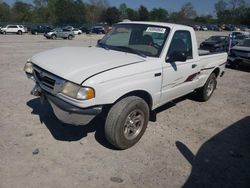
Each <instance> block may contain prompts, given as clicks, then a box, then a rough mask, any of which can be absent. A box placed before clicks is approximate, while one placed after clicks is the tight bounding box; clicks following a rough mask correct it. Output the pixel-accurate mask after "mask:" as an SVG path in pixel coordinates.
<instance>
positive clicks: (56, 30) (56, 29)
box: [52, 28, 62, 32]
mask: <svg viewBox="0 0 250 188" xmlns="http://www.w3.org/2000/svg"><path fill="white" fill-rule="evenodd" d="M60 31H62V29H61V28H55V29H53V30H52V32H60Z"/></svg>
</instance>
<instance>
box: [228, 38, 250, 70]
mask: <svg viewBox="0 0 250 188" xmlns="http://www.w3.org/2000/svg"><path fill="white" fill-rule="evenodd" d="M241 64H247V65H250V38H246V39H244V40H243V41H242V42H241V43H239V44H237V45H236V46H234V47H233V48H231V50H230V52H229V55H228V62H227V65H228V66H230V67H232V68H238V67H239V66H240V65H241Z"/></svg>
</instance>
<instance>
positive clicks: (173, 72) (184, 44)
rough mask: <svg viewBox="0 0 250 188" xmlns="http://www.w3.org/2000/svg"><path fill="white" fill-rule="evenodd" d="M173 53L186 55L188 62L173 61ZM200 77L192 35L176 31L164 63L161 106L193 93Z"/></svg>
mask: <svg viewBox="0 0 250 188" xmlns="http://www.w3.org/2000/svg"><path fill="white" fill-rule="evenodd" d="M173 52H178V53H181V54H183V55H184V54H185V59H186V61H172V60H169V57H170V56H171V55H172V54H173ZM198 75H199V64H198V59H195V58H194V57H193V44H192V39H191V33H190V32H189V31H188V30H177V31H175V33H174V35H173V38H172V41H171V44H170V46H169V50H168V53H167V57H166V62H164V63H163V81H162V95H161V104H164V103H166V102H169V101H171V100H173V99H176V98H178V97H181V96H183V95H186V94H188V93H190V92H192V91H193V90H194V89H195V88H196V85H197V82H198V78H197V76H198Z"/></svg>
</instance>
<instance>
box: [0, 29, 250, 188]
mask: <svg viewBox="0 0 250 188" xmlns="http://www.w3.org/2000/svg"><path fill="white" fill-rule="evenodd" d="M212 34H214V33H212V32H197V38H198V41H199V42H201V41H202V40H203V39H205V38H207V37H208V36H209V35H212ZM220 34H221V33H220ZM96 40H97V37H95V36H91V37H90V36H89V37H87V36H86V35H82V36H77V37H76V39H74V40H72V41H68V40H56V41H53V40H46V39H44V38H43V37H42V36H40V35H39V36H30V35H23V36H17V35H6V36H4V35H0V66H1V69H0V81H1V82H0V96H1V97H0V105H1V108H2V110H1V116H0V188H12V187H13V188H29V187H30V188H34V187H42V188H44V187H46V188H50V187H51V188H52V187H53V188H57V187H60V188H64V187H65V188H66V187H67V188H68V187H89V188H91V187H93V188H99V187H102V188H103V187H110V188H114V187H128V188H133V187H141V188H151V187H152V188H155V187H162V188H166V187H167V188H171V187H174V188H177V187H190V188H193V187H209V188H211V187H232V188H235V187H237V188H238V187H250V170H249V166H250V160H249V158H250V115H249V114H250V84H249V82H250V73H249V72H250V71H244V70H241V71H238V70H231V69H228V70H227V71H226V74H225V76H224V77H222V78H221V79H219V81H218V86H217V90H216V91H215V93H214V95H213V97H212V98H211V99H210V100H209V101H208V102H206V103H200V102H197V101H195V100H193V98H192V97H184V98H181V99H179V100H176V101H174V102H172V103H169V104H167V105H165V106H164V107H162V108H160V109H158V114H157V121H156V122H150V123H149V126H148V129H147V130H146V133H145V134H144V136H143V137H142V139H141V141H140V142H139V143H138V144H136V145H135V146H134V147H132V148H131V149H128V150H126V151H117V150H114V149H113V148H112V147H111V146H110V145H109V144H108V143H107V142H106V141H105V139H103V133H102V127H103V122H102V121H101V120H98V119H97V120H96V121H94V122H93V123H91V124H90V125H87V126H80V127H79V126H78V127H76V126H70V125H68V126H65V125H62V124H61V123H59V122H58V121H57V120H56V118H55V116H54V115H53V114H52V113H51V109H50V107H49V106H48V104H44V105H41V104H40V102H39V99H37V98H35V97H33V96H31V95H30V94H29V92H30V90H31V89H32V87H33V85H34V84H33V82H32V81H30V80H28V79H27V78H26V76H25V74H24V72H23V67H24V64H25V62H26V60H27V59H28V58H29V57H31V56H32V55H34V54H35V53H37V52H41V51H44V50H47V49H52V48H55V47H60V46H89V45H94V44H95V43H96Z"/></svg>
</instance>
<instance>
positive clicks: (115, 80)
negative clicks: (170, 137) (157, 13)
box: [24, 22, 227, 149]
mask: <svg viewBox="0 0 250 188" xmlns="http://www.w3.org/2000/svg"><path fill="white" fill-rule="evenodd" d="M167 39H168V40H167ZM226 60H227V53H217V54H208V55H202V56H201V55H200V54H199V51H198V47H197V41H196V36H195V32H194V30H193V29H192V28H191V27H187V26H183V25H175V24H168V23H158V22H124V23H119V24H116V25H115V26H114V27H113V28H112V30H111V31H110V32H109V34H108V35H106V36H104V37H103V38H102V39H101V40H100V41H99V42H98V45H97V46H96V47H91V48H89V47H87V48H86V47H64V48H57V49H53V50H50V51H46V52H42V53H39V54H37V55H35V56H34V57H32V58H31V59H30V60H29V61H28V62H27V63H26V65H25V68H24V70H25V72H26V74H27V76H28V78H31V79H33V80H35V82H36V84H37V85H36V86H35V87H34V89H33V90H32V92H31V93H32V94H34V95H36V96H40V95H41V96H42V97H44V96H45V97H46V98H47V99H48V101H49V103H50V104H51V106H52V108H53V110H54V113H55V115H56V116H57V118H58V119H59V120H61V121H62V122H65V123H69V124H77V125H79V124H87V123H89V122H90V121H91V120H93V118H95V117H96V116H97V115H99V114H101V113H103V115H105V116H106V123H105V127H104V129H105V136H106V138H107V140H108V141H109V142H110V143H111V144H113V145H114V146H115V147H117V148H119V149H127V148H129V147H131V146H133V145H134V144H136V143H137V142H138V141H139V140H140V138H141V137H142V135H143V134H144V132H145V130H146V127H147V124H148V121H149V119H150V114H151V115H153V114H155V111H154V110H155V109H156V108H158V107H160V106H162V105H164V104H166V103H167V102H169V101H171V100H173V99H176V98H179V97H181V96H184V95H186V94H188V93H191V92H193V91H196V96H197V98H198V99H199V100H200V101H207V100H209V99H210V97H211V96H212V94H213V92H214V90H215V88H216V84H217V78H218V77H220V76H223V73H224V69H225V64H226Z"/></svg>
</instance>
